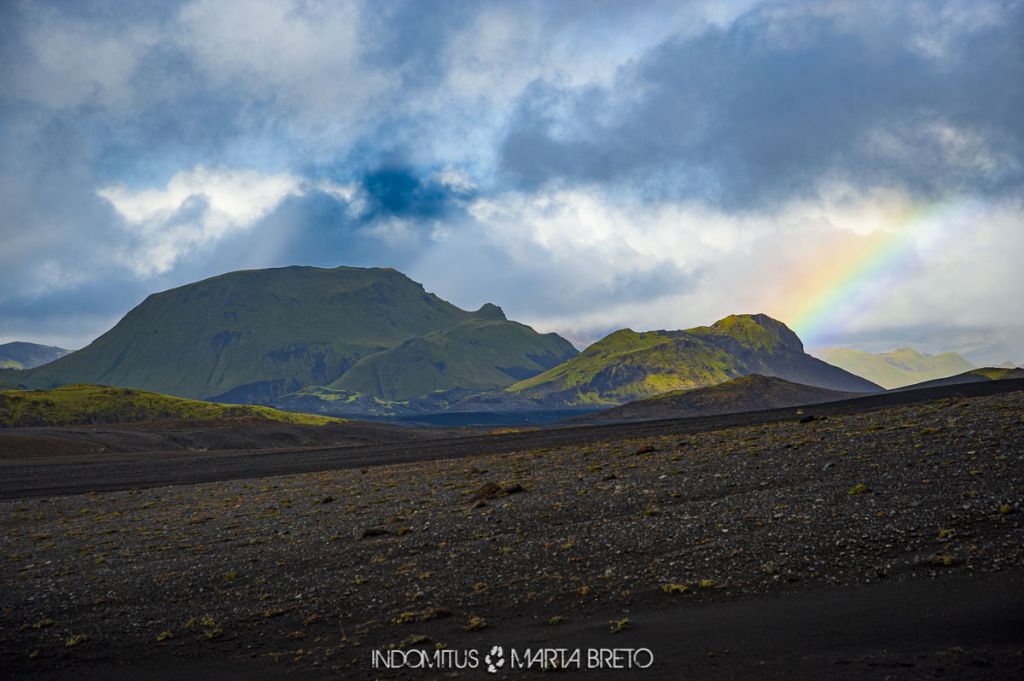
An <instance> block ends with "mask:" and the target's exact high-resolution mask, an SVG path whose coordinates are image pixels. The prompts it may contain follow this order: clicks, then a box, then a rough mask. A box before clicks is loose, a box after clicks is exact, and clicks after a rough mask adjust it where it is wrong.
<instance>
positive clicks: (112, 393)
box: [0, 385, 338, 428]
mask: <svg viewBox="0 0 1024 681" xmlns="http://www.w3.org/2000/svg"><path fill="white" fill-rule="evenodd" d="M232 418H256V419H261V420H267V421H282V422H285V423H295V424H303V425H314V426H320V425H324V424H326V423H336V422H338V419H333V418H328V417H325V416H312V415H309V414H293V413H290V412H284V411H278V410H277V409H271V408H270V407H264V406H257V405H249V404H246V405H233V404H231V405H229V404H214V403H211V402H199V401H197V400H186V399H182V398H180V397H170V396H168V395H159V394H157V393H151V392H146V391H142V390H132V389H129V388H111V387H109V386H100V385H66V386H63V387H60V388H54V389H52V390H2V391H0V426H2V427H8V428H11V427H23V426H72V425H82V424H96V423H132V422H135V421H166V420H188V421H210V420H221V419H232Z"/></svg>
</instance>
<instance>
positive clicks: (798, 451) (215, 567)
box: [0, 391, 1024, 679]
mask: <svg viewBox="0 0 1024 681" xmlns="http://www.w3.org/2000/svg"><path fill="white" fill-rule="evenodd" d="M816 414H817V416H818V417H817V418H815V419H814V420H806V422H803V423H802V422H800V420H798V419H797V418H796V417H794V416H793V415H792V414H791V415H790V416H789V418H787V419H785V420H781V421H779V420H771V419H767V420H765V419H762V420H761V421H762V422H758V419H757V418H753V417H751V418H750V420H749V422H748V423H747V424H746V425H744V424H743V423H740V422H730V423H718V424H715V423H713V422H708V423H707V424H706V425H705V426H704V427H703V428H693V427H688V426H687V425H686V422H664V423H662V424H660V425H657V424H656V425H650V424H649V425H648V426H647V427H648V428H650V429H651V430H649V431H647V432H646V433H645V432H644V431H642V430H639V428H641V426H630V427H626V426H623V427H622V428H621V429H620V430H618V431H617V430H616V429H615V427H610V426H602V427H600V428H594V429H589V428H588V429H581V430H579V431H576V435H577V437H576V442H573V441H572V431H560V433H561V434H559V435H553V434H549V433H546V432H544V431H541V432H538V433H523V434H518V435H512V436H491V437H493V438H495V442H500V441H501V440H502V438H503V437H510V438H511V439H509V440H507V442H508V443H513V444H515V443H518V445H519V448H518V449H516V450H515V451H503V453H490V454H488V453H480V454H479V455H473V454H472V452H471V451H469V447H470V445H469V444H467V442H471V441H472V440H463V441H462V444H458V445H453V447H452V453H453V454H457V455H459V456H460V457H461V458H456V459H439V460H423V461H414V462H412V463H401V464H396V465H387V466H382V465H364V464H361V465H360V466H359V467H355V468H342V469H337V470H321V471H319V472H311V473H304V474H296V475H282V476H278V477H264V478H259V479H235V480H227V481H214V482H203V483H197V484H179V485H176V486H172V487H152V488H148V489H126V490H123V491H114V492H107V493H99V494H69V495H64V496H51V497H46V496H43V497H41V498H23V499H12V500H9V501H4V502H0V518H2V520H0V522H2V523H3V526H4V527H3V532H2V535H0V536H2V555H0V565H2V566H3V567H2V572H0V575H2V580H3V588H2V596H0V599H2V602H0V606H2V609H0V613H2V614H0V669H2V670H4V674H5V675H6V676H8V677H12V678H54V679H57V678H60V679H64V678H96V679H99V678H103V679H122V678H123V679H128V678H167V679H170V678H182V676H193V677H196V678H228V679H231V678H238V679H243V678H245V679H269V678H280V677H281V676H282V675H283V674H284V673H285V672H289V673H291V674H293V675H295V676H296V677H298V678H410V677H418V676H417V675H416V674H412V673H409V672H405V673H398V672H387V671H382V670H376V671H374V670H372V669H371V668H370V666H369V663H370V651H371V650H373V649H375V648H379V647H385V646H391V645H394V646H406V647H408V646H422V647H426V648H428V649H433V648H434V647H435V646H437V645H438V644H443V645H446V646H448V647H449V648H459V649H462V648H468V647H475V648H480V649H484V648H485V647H489V646H490V645H492V644H494V643H501V644H503V645H505V646H516V647H531V646H532V647H537V646H549V647H574V646H578V645H584V646H615V647H627V646H628V647H635V646H646V647H649V648H651V649H652V650H653V651H654V653H655V656H656V662H655V665H654V667H653V668H652V669H651V670H648V671H647V672H645V673H644V674H643V675H642V676H643V678H666V679H676V678H694V679H716V678H723V679H724V678H757V679H761V678H787V679H802V678H806V679H812V678H813V679H823V678H827V679H844V678H849V679H854V678H857V679H859V678H896V679H903V678H905V679H918V678H928V677H941V678H957V679H960V678H978V679H982V678H1021V674H1022V673H1024V654H1022V650H1024V633H1022V632H1024V570H1022V568H1021V565H1022V559H1024V530H1022V528H1021V522H1020V521H1021V515H1020V513H1021V508H1022V504H1024V468H1022V458H1024V418H1022V415H1024V392H1020V391H1015V392H1006V393H1002V394H991V395H979V396H974V397H969V398H968V397H947V398H945V399H936V400H931V401H926V402H920V403H916V404H904V405H898V404H897V405H894V406H889V407H886V408H883V409H873V410H871V411H866V412H862V413H849V414H843V413H837V412H832V413H828V410H827V409H822V410H821V411H818V412H816ZM763 421H767V422H763ZM630 428H632V430H631V429H630ZM531 437H532V438H535V439H534V440H532V446H531ZM516 438H518V439H516ZM477 441H478V442H485V441H486V436H485V437H480V438H478V440H477ZM452 442H453V443H454V442H456V441H454V440H453V441H452ZM390 446H392V447H398V446H404V445H397V444H396V445H390ZM408 447H409V448H410V449H411V450H415V449H416V448H418V447H423V448H425V449H429V450H430V451H431V452H433V453H434V455H440V456H443V452H438V451H437V448H443V441H436V442H435V441H431V442H425V441H424V442H419V443H413V442H410V443H409V444H408ZM501 449H502V448H501V447H500V446H496V447H495V450H496V451H497V450H501ZM345 451H348V452H349V454H346V455H344V456H343V455H342V454H341V452H345ZM357 451H359V448H358V447H352V448H349V449H348V450H335V452H338V454H336V456H338V457H339V460H342V461H344V460H350V459H345V458H344V457H345V456H348V457H351V456H354V455H355V454H354V453H355V452H357ZM365 451H366V452H368V453H367V454H365V456H367V457H368V458H367V459H366V462H365V463H366V464H368V463H371V462H372V457H371V456H370V454H369V452H371V450H370V449H367V450H365ZM382 451H383V450H382ZM388 451H394V450H393V449H392V450H388ZM481 451H482V452H486V451H487V447H486V446H481ZM193 455H195V456H198V455H197V454H194V453H189V452H178V453H177V454H176V455H175V456H178V457H189V456H193ZM171 456H172V454H166V455H163V456H162V457H161V460H165V459H167V458H168V457H171ZM268 456H269V455H268ZM274 456H278V457H289V456H292V454H287V453H280V454H276V455H274ZM295 456H299V454H295ZM307 456H309V455H308V454H307ZM322 456H324V457H327V453H325V454H323V455H322ZM93 459H95V461H93V463H92V464H82V465H81V467H80V468H77V469H69V470H76V471H79V472H80V473H81V474H82V475H86V474H87V467H88V465H95V466H102V465H103V464H102V462H100V461H99V459H98V458H96V457H93ZM186 460H187V459H186ZM240 460H242V461H250V459H244V458H243V459H240ZM256 460H257V459H251V461H256ZM386 460H387V458H386V457H383V458H378V462H379V461H386ZM208 461H222V460H218V459H216V458H214V457H210V458H209V459H208ZM223 461H226V459H225V460H223ZM223 461H222V463H223ZM321 463H324V461H321ZM327 463H329V462H327ZM31 465H32V466H35V470H36V471H37V474H38V475H40V476H42V475H43V471H45V470H46V469H45V466H47V465H50V466H51V468H50V469H49V470H50V475H51V476H52V477H53V479H54V483H53V484H54V485H55V487H54V492H57V491H61V490H63V491H73V489H72V488H71V487H67V486H64V487H61V485H62V484H63V483H61V482H60V476H61V473H60V470H64V469H60V468H59V467H60V466H66V465H70V464H68V463H67V462H66V461H65V462H64V463H53V464H48V463H47V462H45V461H42V462H39V461H37V462H35V463H34V464H31ZM205 465H210V466H212V464H209V463H207V464H205ZM339 465H343V463H342V464H339ZM17 466H20V467H21V468H19V469H18V470H19V471H20V473H19V475H21V474H26V475H27V473H25V471H26V470H27V469H26V468H25V467H26V466H30V464H28V463H24V462H23V463H20V464H17ZM17 466H12V467H11V468H9V470H10V471H12V472H13V471H15V468H16V467H17ZM54 466H56V467H57V468H54ZM328 467H329V466H328ZM58 469H59V470H58ZM166 470H170V469H166ZM210 470H211V471H212V470H214V468H210ZM254 470H255V469H254ZM236 474H237V471H233V470H231V469H230V466H227V472H226V473H225V474H224V476H225V477H233V476H235V475H236ZM122 484H124V485H125V486H128V487H131V486H132V483H131V482H130V480H128V479H126V480H125V481H123V482H122ZM6 493H7V494H8V496H10V495H12V494H13V492H12V491H11V489H10V488H9V487H7V488H6ZM37 493H40V492H39V491H38V490H37V491H36V492H33V494H37ZM474 618H478V619H474ZM622 620H628V623H627V625H626V627H625V630H624V631H621V632H619V633H613V632H612V631H611V628H610V626H609V622H610V621H622ZM473 622H476V628H475V630H469V629H474V627H473V626H471V623H473ZM521 673H522V672H505V673H503V674H499V675H498V676H497V677H489V676H488V675H486V674H483V673H482V671H480V670H476V671H470V672H464V673H462V674H461V675H460V676H458V677H456V678H503V677H505V678H515V677H516V676H518V675H519V674H521ZM567 673H569V674H570V675H572V676H577V677H579V678H590V677H597V678H629V675H627V674H623V673H622V672H618V673H609V674H607V675H602V674H595V673H586V674H582V673H575V674H574V673H573V672H567ZM420 676H423V677H424V678H428V677H429V678H434V677H433V676H428V675H420Z"/></svg>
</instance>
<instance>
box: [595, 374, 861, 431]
mask: <svg viewBox="0 0 1024 681" xmlns="http://www.w3.org/2000/svg"><path fill="white" fill-rule="evenodd" d="M858 394H861V393H849V392H841V391H837V390H826V389H825V388H816V387H813V386H809V385H800V384H799V383H792V382H791V381H785V380H783V379H781V378H774V377H770V376H761V375H759V374H751V375H749V376H741V377H740V378H734V379H732V380H729V381H726V382H724V383H719V384H717V385H713V386H708V387H706V388H695V389H693V390H673V391H671V392H667V393H662V394H661V395H655V396H654V397H648V398H647V399H643V400H637V401H635V402H630V403H628V404H624V405H622V406H621V407H615V408H612V409H609V410H606V411H603V412H600V413H599V414H595V415H594V416H593V417H592V418H593V419H595V420H601V419H655V418H679V417H687V416H710V415H716V414H734V413H740V412H746V411H758V410H762V409H777V408H782V407H791V406H796V405H802V404H816V403H820V402H831V401H834V400H842V399H846V398H849V397H855V396H857V395H858Z"/></svg>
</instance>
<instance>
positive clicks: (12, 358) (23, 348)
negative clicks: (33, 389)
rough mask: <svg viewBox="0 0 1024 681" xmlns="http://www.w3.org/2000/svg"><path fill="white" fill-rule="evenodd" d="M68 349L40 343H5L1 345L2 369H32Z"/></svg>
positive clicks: (60, 355)
mask: <svg viewBox="0 0 1024 681" xmlns="http://www.w3.org/2000/svg"><path fill="white" fill-rule="evenodd" d="M68 352H69V351H68V350H65V349H64V348H58V347H54V346H50V345H39V344H38V343H24V342H20V341H16V342H14V343H4V344H2V345H0V369H32V368H34V367H37V366H41V365H43V364H47V363H49V362H52V361H53V360H55V359H59V358H61V357H63V356H64V355H66V354H68Z"/></svg>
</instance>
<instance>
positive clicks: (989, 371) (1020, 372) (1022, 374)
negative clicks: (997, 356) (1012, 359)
mask: <svg viewBox="0 0 1024 681" xmlns="http://www.w3.org/2000/svg"><path fill="white" fill-rule="evenodd" d="M967 374H968V375H969V376H977V377H979V378H983V379H985V380H989V381H1006V380H1010V379H1014V378H1024V369H1022V368H1020V367H1013V368H1009V367H982V368H980V369H974V370H973V371H968V372H967Z"/></svg>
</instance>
